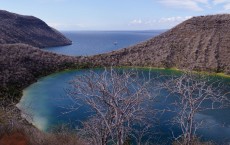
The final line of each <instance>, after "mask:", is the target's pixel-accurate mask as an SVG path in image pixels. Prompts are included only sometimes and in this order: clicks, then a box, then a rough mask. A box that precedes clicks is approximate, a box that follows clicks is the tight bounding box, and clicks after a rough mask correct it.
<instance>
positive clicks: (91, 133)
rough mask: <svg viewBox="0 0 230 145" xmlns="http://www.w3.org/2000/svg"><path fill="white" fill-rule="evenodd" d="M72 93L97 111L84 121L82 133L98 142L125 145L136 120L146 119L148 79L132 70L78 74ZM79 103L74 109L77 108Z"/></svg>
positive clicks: (104, 144) (96, 144) (99, 143)
mask: <svg viewBox="0 0 230 145" xmlns="http://www.w3.org/2000/svg"><path fill="white" fill-rule="evenodd" d="M71 84H72V86H73V89H72V90H70V91H69V95H70V96H71V98H72V99H73V101H74V102H76V104H78V105H77V106H79V105H88V106H89V107H90V108H92V110H93V111H94V113H95V115H93V116H92V117H91V118H90V119H89V120H88V121H86V122H84V123H83V129H82V130H81V133H83V134H84V135H85V136H88V137H89V138H88V140H89V142H91V143H92V144H95V145H106V144H108V143H112V144H117V145H122V144H124V143H125V141H126V140H127V139H128V138H129V136H130V134H131V133H132V129H133V126H134V125H135V123H143V124H144V122H145V114H146V113H147V110H146V109H145V108H147V107H146V106H145V105H144V104H146V102H147V101H149V97H150V95H149V93H148V90H147V85H148V81H147V82H146V81H144V80H143V79H142V81H141V79H140V78H139V75H138V73H136V72H133V71H121V70H114V69H112V68H111V69H109V70H107V69H105V70H104V71H103V72H99V73H96V72H94V71H90V73H87V74H84V75H82V76H79V77H76V78H75V79H74V80H73V81H72V82H71ZM77 106H76V105H75V107H73V108H78V107H77Z"/></svg>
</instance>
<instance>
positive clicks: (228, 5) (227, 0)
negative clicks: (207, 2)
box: [213, 0, 230, 10]
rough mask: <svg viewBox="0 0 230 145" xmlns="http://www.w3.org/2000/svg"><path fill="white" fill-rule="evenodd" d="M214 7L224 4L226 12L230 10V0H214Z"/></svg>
mask: <svg viewBox="0 0 230 145" xmlns="http://www.w3.org/2000/svg"><path fill="white" fill-rule="evenodd" d="M213 4H214V5H220V4H223V8H224V10H230V0H213Z"/></svg>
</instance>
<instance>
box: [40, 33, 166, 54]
mask: <svg viewBox="0 0 230 145" xmlns="http://www.w3.org/2000/svg"><path fill="white" fill-rule="evenodd" d="M164 31H165V30H155V31H70V32H62V33H63V34H64V35H65V36H66V37H67V38H69V39H70V40H72V42H73V44H72V45H68V46H61V47H51V48H45V49H44V50H48V51H52V52H55V53H59V54H65V55H71V56H79V55H84V56H87V55H94V54H101V53H106V52H110V51H113V50H117V49H120V48H124V47H128V46H131V45H134V44H137V43H140V42H142V41H145V40H148V39H150V38H152V37H154V36H157V35H159V34H161V33H162V32H164Z"/></svg>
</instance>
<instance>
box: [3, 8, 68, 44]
mask: <svg viewBox="0 0 230 145" xmlns="http://www.w3.org/2000/svg"><path fill="white" fill-rule="evenodd" d="M14 43H24V44H29V45H32V46H35V47H40V48H42V47H51V46H60V45H70V44H71V43H72V42H71V41H70V40H69V39H67V38H66V37H65V36H64V35H62V34H61V33H60V32H58V31H57V30H55V29H53V28H51V27H49V26H48V25H47V24H46V23H45V22H43V21H42V20H40V19H38V18H36V17H33V16H23V15H18V14H14V13H10V12H7V11H3V10H0V44H14Z"/></svg>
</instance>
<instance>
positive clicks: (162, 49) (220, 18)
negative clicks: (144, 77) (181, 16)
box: [87, 14, 230, 74]
mask: <svg viewBox="0 0 230 145" xmlns="http://www.w3.org/2000/svg"><path fill="white" fill-rule="evenodd" d="M229 28H230V15H229V14H223V15H210V16H200V17H193V18H191V19H189V20H187V21H185V22H183V23H181V24H179V25H178V26H176V27H174V28H172V29H171V30H169V31H167V32H165V33H163V34H161V35H159V36H157V37H155V38H152V39H150V40H148V41H146V42H143V43H140V44H138V45H135V46H132V47H129V48H124V49H121V50H118V51H113V52H111V53H108V54H101V55H96V56H92V57H90V58H88V60H87V61H91V62H94V63H95V64H96V65H106V66H109V65H111V64H112V65H115V66H152V67H166V68H170V67H176V68H180V69H192V70H199V71H211V72H225V73H228V74H230V63H229V62H230V57H229V56H230V29H229Z"/></svg>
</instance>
